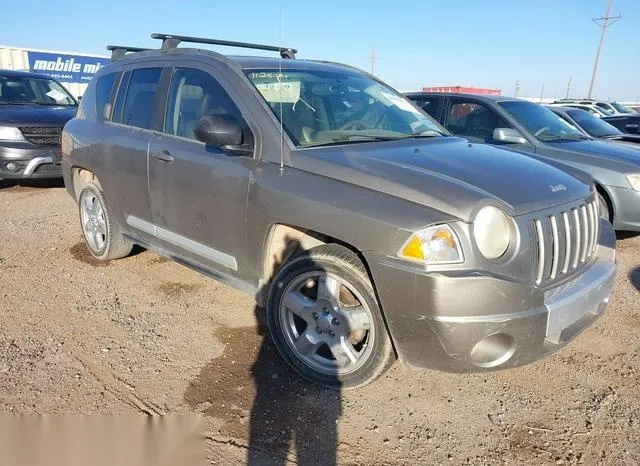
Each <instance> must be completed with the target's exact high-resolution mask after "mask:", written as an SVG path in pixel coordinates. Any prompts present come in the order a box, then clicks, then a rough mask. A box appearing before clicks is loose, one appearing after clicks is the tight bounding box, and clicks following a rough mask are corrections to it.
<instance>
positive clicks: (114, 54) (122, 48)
mask: <svg viewBox="0 0 640 466" xmlns="http://www.w3.org/2000/svg"><path fill="white" fill-rule="evenodd" d="M107 50H110V51H111V61H113V60H117V59H118V58H122V57H124V56H125V54H126V53H127V52H144V51H145V50H150V49H147V48H144V47H129V46H127V45H107Z"/></svg>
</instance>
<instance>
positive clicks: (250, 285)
mask: <svg viewBox="0 0 640 466" xmlns="http://www.w3.org/2000/svg"><path fill="white" fill-rule="evenodd" d="M154 36H155V37H156V38H161V39H162V40H163V45H162V49H160V50H149V51H142V52H135V53H130V54H126V51H127V48H124V47H112V49H114V50H113V56H114V58H115V59H114V60H113V61H112V63H110V64H109V65H107V66H104V67H103V68H102V69H101V70H100V71H99V72H98V74H97V75H96V78H94V80H93V81H92V82H91V83H90V85H89V87H88V89H87V91H86V93H85V96H84V98H83V101H82V104H81V107H80V109H79V111H78V115H77V117H76V118H74V119H73V120H71V121H70V122H69V123H67V125H66V126H65V129H64V132H63V141H62V147H63V162H62V164H63V174H64V179H65V184H66V186H67V189H68V191H69V193H70V194H71V196H73V198H74V199H75V200H76V201H77V202H78V206H79V215H80V220H81V226H82V231H83V233H84V237H85V239H86V243H87V246H88V248H89V250H90V251H91V253H92V254H93V255H94V256H95V257H97V258H98V259H100V260H109V259H116V258H120V257H124V256H126V255H127V254H128V253H129V252H130V251H131V247H132V244H134V243H136V244H139V245H142V246H144V247H146V248H151V249H154V250H156V251H158V252H159V253H160V254H163V255H165V256H167V257H170V258H172V259H174V260H176V261H178V262H180V263H182V264H185V265H187V266H190V267H192V268H195V269H197V270H199V271H201V272H203V273H207V274H209V275H211V276H213V277H215V278H217V279H219V280H222V281H223V282H225V283H228V284H230V285H232V286H235V287H238V288H240V289H242V290H245V291H247V292H249V293H252V294H254V295H256V297H257V299H258V302H259V304H260V305H261V306H264V307H265V308H266V317H267V319H266V320H267V322H268V325H269V329H270V332H271V336H272V338H273V341H274V342H275V345H276V346H277V348H278V350H279V351H280V353H281V355H282V356H283V358H284V359H285V360H286V361H287V362H288V363H289V364H290V365H291V366H292V367H293V368H294V369H295V370H296V371H298V372H299V373H300V374H301V375H302V376H303V377H306V378H307V379H309V380H312V381H314V382H317V383H320V384H323V385H325V386H329V387H353V386H358V385H363V384H365V383H368V382H370V381H371V380H373V379H375V378H376V377H377V376H379V375H380V374H381V373H382V372H383V371H384V370H385V369H386V368H387V367H388V366H389V364H390V363H391V362H392V361H393V360H394V359H395V357H396V355H397V356H398V357H399V358H400V359H401V360H402V361H403V362H404V363H405V364H407V365H408V366H411V367H421V368H423V367H432V368H437V369H441V370H446V371H454V372H467V371H485V370H492V369H501V368H507V367H514V366H518V365H522V364H526V363H529V362H531V361H534V360H536V359H539V358H541V357H543V356H544V355H547V354H549V353H551V352H553V351H555V350H557V349H559V348H561V347H562V346H563V345H565V344H566V343H567V342H568V341H569V340H571V339H572V338H573V337H575V336H576V335H577V334H579V333H580V332H581V331H582V330H583V329H584V328H585V327H587V326H588V325H589V324H590V323H591V322H593V321H594V320H595V319H596V318H597V317H598V316H599V315H601V314H602V312H603V311H604V309H605V307H606V304H607V302H608V299H609V294H610V292H611V289H612V286H613V280H614V274H615V269H616V266H615V237H614V234H613V230H612V229H611V225H610V224H609V223H608V222H606V221H604V220H600V219H599V217H598V215H597V212H598V205H597V197H596V192H595V190H594V188H593V184H592V181H591V179H590V178H589V177H585V178H584V182H583V181H580V180H578V179H576V178H573V177H571V176H569V175H567V174H566V173H564V172H562V171H560V170H557V169H555V168H553V167H551V166H549V165H546V164H543V163H541V162H538V161H536V160H533V159H531V158H530V157H525V156H518V155H513V154H511V153H509V152H507V151H504V150H501V149H499V148H495V147H491V146H486V145H482V144H478V145H476V144H469V143H468V142H467V141H465V140H464V139H461V138H456V137H451V136H450V135H449V134H448V133H447V132H446V131H445V130H444V129H443V128H442V127H440V126H439V125H438V124H437V123H435V122H434V121H433V120H432V119H430V118H429V117H428V116H426V115H425V114H424V113H423V112H422V111H421V110H419V109H418V108H417V107H415V106H414V105H413V104H412V103H411V102H410V101H408V100H407V99H405V98H404V97H403V96H402V95H400V94H399V93H398V92H396V91H395V90H393V89H391V88H390V87H388V86H386V85H385V84H383V83H382V82H380V81H378V80H377V79H376V78H375V77H373V76H371V75H368V74H367V73H364V72H362V71H359V70H356V69H354V68H351V67H348V66H344V65H338V64H333V63H327V62H318V61H306V60H295V59H292V58H293V56H294V53H295V50H292V49H284V48H279V47H269V46H260V45H252V44H244V43H243V44H238V43H229V42H221V41H215V40H210V39H197V38H193V37H181V36H168V35H154ZM181 41H182V42H187V41H190V42H202V43H207V44H220V43H223V44H224V45H236V46H243V47H249V48H261V49H267V50H274V51H278V52H280V55H281V58H260V57H228V56H224V55H220V54H218V53H215V52H212V51H206V50H194V49H186V48H179V47H177V45H178V44H179V42H181ZM229 312H234V309H229Z"/></svg>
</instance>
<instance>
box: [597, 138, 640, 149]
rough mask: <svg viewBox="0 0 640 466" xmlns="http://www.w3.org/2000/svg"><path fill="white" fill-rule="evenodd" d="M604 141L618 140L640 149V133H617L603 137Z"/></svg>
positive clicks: (617, 141)
mask: <svg viewBox="0 0 640 466" xmlns="http://www.w3.org/2000/svg"><path fill="white" fill-rule="evenodd" d="M602 140H603V141H611V142H616V143H618V144H624V145H628V146H631V147H636V148H638V149H640V134H616V135H615V136H607V137H604V138H602Z"/></svg>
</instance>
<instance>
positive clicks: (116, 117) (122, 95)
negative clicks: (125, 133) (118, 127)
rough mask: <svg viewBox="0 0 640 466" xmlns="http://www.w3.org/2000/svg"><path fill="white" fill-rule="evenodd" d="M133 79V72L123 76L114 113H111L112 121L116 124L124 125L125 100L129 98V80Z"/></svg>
mask: <svg viewBox="0 0 640 466" xmlns="http://www.w3.org/2000/svg"><path fill="white" fill-rule="evenodd" d="M130 79H131V71H127V72H126V73H125V74H123V75H122V79H121V80H120V85H119V86H118V93H117V94H116V100H115V102H114V103H113V112H111V121H115V122H116V123H122V112H123V111H124V99H126V98H127V87H129V80H130Z"/></svg>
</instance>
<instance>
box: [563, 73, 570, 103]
mask: <svg viewBox="0 0 640 466" xmlns="http://www.w3.org/2000/svg"><path fill="white" fill-rule="evenodd" d="M570 90H571V76H569V83H568V84H567V95H565V96H564V98H565V99H568V98H569V91H570Z"/></svg>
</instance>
